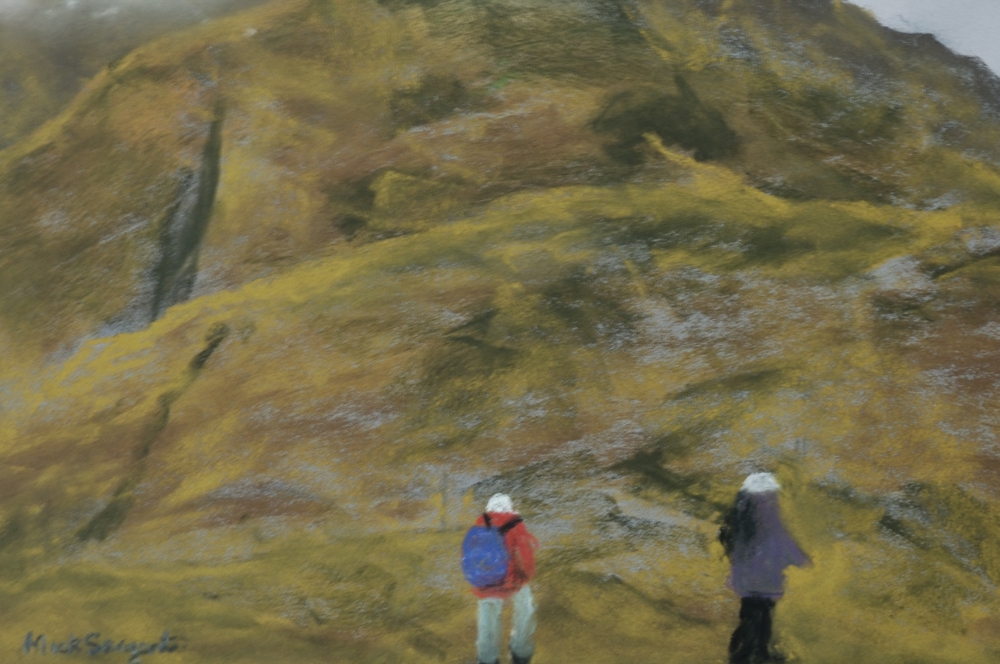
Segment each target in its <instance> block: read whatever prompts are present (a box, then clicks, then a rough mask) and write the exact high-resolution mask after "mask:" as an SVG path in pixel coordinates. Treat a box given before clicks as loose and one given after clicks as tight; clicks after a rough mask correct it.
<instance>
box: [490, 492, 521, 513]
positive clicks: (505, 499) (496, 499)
mask: <svg viewBox="0 0 1000 664" xmlns="http://www.w3.org/2000/svg"><path fill="white" fill-rule="evenodd" d="M486 511H487V512H505V513H507V514H517V512H515V511H514V503H512V502H511V501H510V496H508V495H507V494H506V493H495V494H493V497H492V498H490V501H489V502H488V503H486Z"/></svg>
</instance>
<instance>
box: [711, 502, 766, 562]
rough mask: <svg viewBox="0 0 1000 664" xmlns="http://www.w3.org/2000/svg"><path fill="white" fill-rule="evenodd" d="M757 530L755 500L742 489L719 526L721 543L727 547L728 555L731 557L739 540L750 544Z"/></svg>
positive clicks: (724, 547)
mask: <svg viewBox="0 0 1000 664" xmlns="http://www.w3.org/2000/svg"><path fill="white" fill-rule="evenodd" d="M756 532H757V525H756V523H755V522H754V506H753V501H752V500H751V499H750V494H749V493H747V492H746V491H740V492H739V493H737V494H736V500H735V502H734V503H733V506H732V507H731V508H729V511H728V512H727V513H726V516H725V518H724V519H723V521H722V527H721V528H719V543H720V544H722V548H723V549H725V551H726V556H727V557H729V558H731V557H732V555H733V550H734V549H735V548H736V544H737V542H739V543H740V544H748V543H749V542H750V540H752V539H753V536H754V534H755V533H756Z"/></svg>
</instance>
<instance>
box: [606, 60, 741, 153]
mask: <svg viewBox="0 0 1000 664" xmlns="http://www.w3.org/2000/svg"><path fill="white" fill-rule="evenodd" d="M674 81H675V83H676V85H677V89H678V91H679V94H676V95H672V94H664V93H662V92H660V91H657V90H655V89H649V88H641V89H636V90H630V91H627V92H623V93H621V94H619V95H617V96H616V97H615V98H614V99H612V100H611V102H610V103H609V104H608V105H607V106H606V107H605V108H604V110H603V111H601V114H600V115H599V116H598V117H597V119H596V120H594V122H593V124H592V126H593V128H594V130H595V131H597V132H598V133H601V134H607V135H609V136H614V137H615V138H616V139H617V140H616V142H614V143H612V144H611V145H609V146H608V147H607V148H606V151H607V153H608V155H609V156H610V157H611V158H612V159H614V160H615V161H618V162H620V163H624V164H629V165H638V164H640V163H642V161H643V160H644V155H643V153H642V152H641V151H640V150H639V149H638V148H640V147H641V146H642V145H644V144H645V139H644V138H643V135H644V134H647V133H654V134H657V135H658V136H659V137H660V139H662V141H663V143H664V144H666V145H679V146H680V147H682V148H684V149H685V150H693V151H694V158H695V159H697V160H698V161H707V160H710V159H722V158H725V157H731V156H733V155H735V154H736V153H737V151H738V150H739V137H738V136H737V135H736V132H735V131H733V130H732V129H731V128H730V127H729V125H728V124H726V120H725V118H723V116H722V113H720V112H719V111H717V110H715V109H714V108H711V107H709V106H706V105H705V104H703V103H702V102H701V100H699V99H698V97H697V95H696V94H695V92H694V90H692V89H691V86H689V85H688V83H687V81H685V80H684V77H683V76H681V75H680V74H677V75H676V76H675V77H674Z"/></svg>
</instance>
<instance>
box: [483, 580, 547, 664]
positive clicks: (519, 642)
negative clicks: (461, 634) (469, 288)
mask: <svg viewBox="0 0 1000 664" xmlns="http://www.w3.org/2000/svg"><path fill="white" fill-rule="evenodd" d="M511 599H512V601H513V603H514V621H513V627H512V628H511V630H510V651H511V652H512V653H514V654H515V655H517V656H518V657H519V658H521V659H529V658H530V657H531V656H532V655H534V654H535V641H534V638H535V626H536V621H535V600H534V598H533V597H532V596H531V588H529V587H528V586H523V587H522V588H521V589H520V590H518V591H517V593H516V594H515V595H514V596H513V597H512V598H511ZM502 611H503V600H502V599H495V598H492V597H489V598H487V599H481V600H479V638H478V639H477V640H476V651H477V653H478V655H479V661H480V662H481V663H482V664H494V662H498V661H500V630H501V613H502Z"/></svg>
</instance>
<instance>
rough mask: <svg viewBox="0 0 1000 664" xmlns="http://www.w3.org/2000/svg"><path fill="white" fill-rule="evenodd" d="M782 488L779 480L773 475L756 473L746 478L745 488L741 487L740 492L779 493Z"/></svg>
mask: <svg viewBox="0 0 1000 664" xmlns="http://www.w3.org/2000/svg"><path fill="white" fill-rule="evenodd" d="M780 488H781V485H779V484H778V480H776V479H774V475H772V474H771V473H754V474H753V475H750V476H748V477H747V478H746V480H745V481H744V482H743V486H742V487H740V491H746V492H747V493H768V492H769V491H777V490H778V489H780Z"/></svg>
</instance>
